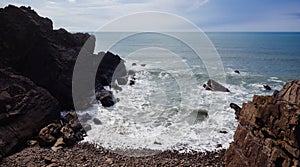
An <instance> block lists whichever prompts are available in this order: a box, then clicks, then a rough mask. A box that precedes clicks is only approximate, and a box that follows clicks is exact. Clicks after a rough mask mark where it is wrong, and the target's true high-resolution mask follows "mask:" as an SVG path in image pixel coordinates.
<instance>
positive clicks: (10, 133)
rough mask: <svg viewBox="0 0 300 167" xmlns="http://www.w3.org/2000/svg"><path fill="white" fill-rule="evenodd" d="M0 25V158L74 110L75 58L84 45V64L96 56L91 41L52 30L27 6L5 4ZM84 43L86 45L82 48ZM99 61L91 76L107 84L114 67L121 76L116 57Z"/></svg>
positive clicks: (85, 36) (107, 56) (108, 55)
mask: <svg viewBox="0 0 300 167" xmlns="http://www.w3.org/2000/svg"><path fill="white" fill-rule="evenodd" d="M0 25H1V26H0V157H2V156H5V155H7V154H9V153H11V152H13V151H15V150H18V149H19V148H21V147H20V146H22V145H23V144H24V143H25V141H26V140H27V139H29V138H31V137H32V136H34V135H37V133H38V132H39V130H40V129H41V128H42V127H45V126H46V125H47V124H49V123H50V122H57V121H58V120H59V119H60V111H63V110H73V109H74V105H73V98H72V75H73V68H74V66H75V62H76V59H77V57H78V54H79V52H80V51H81V49H82V47H83V46H85V48H84V51H85V54H86V57H87V58H88V59H95V60H99V59H100V58H99V56H100V55H97V54H93V52H94V46H95V38H94V37H93V36H91V35H89V34H87V33H75V34H71V33H69V32H67V31H66V30H64V29H58V30H54V29H53V26H52V21H51V20H50V19H48V18H43V17H41V16H39V15H38V14H37V13H36V12H35V11H33V10H32V9H31V8H30V7H20V8H19V7H15V6H12V5H9V6H7V7H5V8H3V9H0ZM88 39H89V41H90V45H84V44H85V42H86V40H88ZM101 56H102V61H101V64H100V66H99V67H98V71H99V72H98V74H97V76H105V79H106V80H109V81H110V80H111V78H113V77H112V75H113V73H114V71H115V70H116V68H117V67H118V65H119V64H121V66H119V68H120V67H121V68H122V69H121V71H123V73H122V75H126V69H125V66H124V64H123V61H121V59H120V57H119V56H117V55H114V54H112V53H109V52H107V53H105V54H101ZM103 56H104V57H103ZM96 69H97V67H96ZM124 71H125V73H124ZM119 77H121V76H119ZM96 81H97V79H96ZM91 91H92V90H91ZM83 93H88V92H83ZM84 97H86V96H84ZM84 100H85V101H88V102H90V99H83V101H84ZM87 106H88V105H87Z"/></svg>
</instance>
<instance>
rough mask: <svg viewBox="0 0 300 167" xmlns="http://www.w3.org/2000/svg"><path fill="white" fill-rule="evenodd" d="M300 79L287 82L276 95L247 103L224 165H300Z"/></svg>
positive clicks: (259, 97) (256, 98)
mask: <svg viewBox="0 0 300 167" xmlns="http://www.w3.org/2000/svg"><path fill="white" fill-rule="evenodd" d="M299 104H300V81H299V80H295V81H292V82H289V83H287V84H286V85H285V86H284V87H283V89H282V90H280V91H279V92H277V95H276V96H274V95H273V96H257V95H255V96H254V97H253V99H252V101H250V102H248V103H244V104H243V107H242V108H241V110H240V115H239V119H238V121H239V124H238V127H237V130H236V132H235V134H234V141H233V142H232V143H231V144H230V146H229V148H228V149H227V150H226V153H225V156H224V163H225V166H230V167H235V166H298V165H299V157H300V151H299V150H300V145H299V143H300V105H299Z"/></svg>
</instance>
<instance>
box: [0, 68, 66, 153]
mask: <svg viewBox="0 0 300 167" xmlns="http://www.w3.org/2000/svg"><path fill="white" fill-rule="evenodd" d="M7 106H10V107H7ZM0 108H1V109H0V157H1V156H5V155H8V154H9V153H12V152H14V151H16V150H18V149H20V148H21V147H22V146H25V145H27V143H26V141H27V140H28V139H29V138H30V137H32V136H33V135H35V134H37V133H38V130H39V129H41V128H42V127H44V126H46V125H47V124H49V123H50V121H53V120H58V119H59V110H60V108H59V104H58V101H57V100H56V99H54V97H52V96H51V94H50V93H48V92H47V91H46V90H45V89H43V88H41V87H38V86H37V85H35V84H34V83H33V82H31V81H30V80H29V79H28V78H26V77H23V76H20V75H18V74H16V73H14V72H13V71H12V70H11V69H0Z"/></svg>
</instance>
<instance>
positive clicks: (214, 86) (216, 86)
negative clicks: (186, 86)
mask: <svg viewBox="0 0 300 167" xmlns="http://www.w3.org/2000/svg"><path fill="white" fill-rule="evenodd" d="M203 87H204V88H205V90H211V91H219V92H230V91H229V90H228V89H227V88H225V87H224V86H223V85H221V84H220V83H218V82H217V81H215V80H212V79H209V80H208V81H207V83H206V84H204V85H203Z"/></svg>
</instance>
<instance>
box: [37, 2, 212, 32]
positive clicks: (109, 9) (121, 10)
mask: <svg viewBox="0 0 300 167" xmlns="http://www.w3.org/2000/svg"><path fill="white" fill-rule="evenodd" d="M46 2H47V3H46V4H47V5H44V6H41V7H40V8H38V9H36V10H37V11H38V12H39V13H40V14H41V15H43V16H47V17H49V18H51V19H52V20H53V22H54V27H55V28H60V27H65V28H66V29H68V30H70V31H94V30H96V29H98V28H99V27H101V26H103V25H104V24H105V23H107V22H109V21H111V20H113V19H116V18H119V17H121V16H125V15H128V14H133V13H137V12H144V11H161V12H170V13H175V14H178V15H181V14H182V13H184V12H187V11H189V10H195V9H197V8H199V7H200V6H202V5H204V4H205V3H207V2H208V0H191V1H186V0H177V1H174V0H140V1H137V0H130V1H129V2H128V1H124V0H101V1H96V0H85V1H76V0H68V1H67V2H63V1H55V0H51V1H46ZM53 2H55V3H53ZM74 2H76V3H74ZM66 3H67V4H66Z"/></svg>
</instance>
